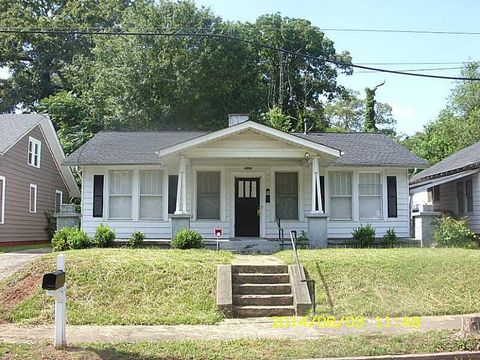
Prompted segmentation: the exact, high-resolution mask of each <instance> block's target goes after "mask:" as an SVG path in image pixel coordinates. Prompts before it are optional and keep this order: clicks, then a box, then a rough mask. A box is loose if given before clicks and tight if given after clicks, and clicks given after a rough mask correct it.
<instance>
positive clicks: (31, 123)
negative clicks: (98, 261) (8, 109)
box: [0, 114, 80, 197]
mask: <svg viewBox="0 0 480 360" xmlns="http://www.w3.org/2000/svg"><path fill="white" fill-rule="evenodd" d="M37 126H40V130H41V131H42V133H43V136H44V137H45V139H46V141H47V145H48V148H49V149H50V150H51V152H52V155H53V158H54V160H55V163H56V164H57V168H58V170H59V172H60V174H61V176H62V178H63V180H64V181H65V185H66V186H67V188H68V191H69V193H70V195H71V196H72V197H79V196H80V190H79V189H78V186H77V182H76V181H75V178H74V177H73V173H72V171H71V169H70V168H69V167H67V166H62V162H63V161H64V159H65V154H64V152H63V149H62V145H61V144H60V141H59V140H58V137H57V133H56V132H55V129H54V127H53V124H52V122H51V121H50V119H49V118H48V116H46V115H41V114H0V134H1V137H0V156H2V155H3V154H5V153H6V152H7V151H8V150H9V149H10V148H11V147H12V146H14V145H15V144H16V143H17V142H18V141H19V140H21V139H22V138H23V137H24V136H25V135H27V134H28V133H29V132H30V131H31V130H33V129H34V128H35V127H37Z"/></svg>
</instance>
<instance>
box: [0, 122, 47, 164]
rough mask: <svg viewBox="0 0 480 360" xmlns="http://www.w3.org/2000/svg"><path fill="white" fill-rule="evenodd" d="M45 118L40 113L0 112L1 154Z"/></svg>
mask: <svg viewBox="0 0 480 360" xmlns="http://www.w3.org/2000/svg"><path fill="white" fill-rule="evenodd" d="M44 118H45V117H44V116H41V115H38V114H0V134H1V137H0V155H3V154H4V153H5V152H7V150H8V149H10V148H11V147H12V146H13V145H15V144H16V143H17V141H19V140H20V139H22V138H23V137H24V136H25V134H27V133H28V132H30V130H32V129H33V128H34V127H35V126H37V125H38V124H40V122H41V121H42V120H43V119H44Z"/></svg>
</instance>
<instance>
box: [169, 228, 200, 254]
mask: <svg viewBox="0 0 480 360" xmlns="http://www.w3.org/2000/svg"><path fill="white" fill-rule="evenodd" d="M172 247H173V248H174V249H201V248H204V247H205V243H204V241H203V236H202V235H200V234H199V233H198V232H196V231H195V230H191V229H183V230H180V231H178V232H177V233H176V234H175V237H174V238H173V240H172Z"/></svg>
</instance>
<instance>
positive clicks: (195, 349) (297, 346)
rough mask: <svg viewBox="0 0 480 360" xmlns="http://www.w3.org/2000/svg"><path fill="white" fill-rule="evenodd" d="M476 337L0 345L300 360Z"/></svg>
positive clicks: (31, 350) (33, 354) (62, 354)
mask: <svg viewBox="0 0 480 360" xmlns="http://www.w3.org/2000/svg"><path fill="white" fill-rule="evenodd" d="M479 341H480V338H479V337H474V336H469V337H459V336H458V334H455V333H454V332H449V331H429V332H426V333H411V334H402V335H372V336H365V335H363V336H341V337H330V336H329V337H323V338H319V339H314V340H294V339H238V340H183V341H180V340H179V341H155V342H138V343H117V344H108V343H100V342H98V343H89V344H81V345H80V346H75V347H74V348H71V349H70V348H68V349H67V350H60V351H55V350H54V349H53V347H52V346H51V345H50V344H46V343H38V344H11V343H0V357H4V356H5V357H7V358H8V359H23V358H32V359H40V358H41V359H62V360H63V359H83V360H91V359H92V360H93V359H95V360H96V359H112V360H113V359H192V360H195V359H202V360H203V359H212V360H216V359H218V360H223V359H231V360H236V359H242V360H253V359H255V360H257V359H259V360H263V359H304V358H320V357H321V358H323V357H329V358H330V357H347V356H348V357H350V356H372V355H394V354H398V355H399V354H422V353H436V352H453V351H477V350H478V348H479V345H478V344H479Z"/></svg>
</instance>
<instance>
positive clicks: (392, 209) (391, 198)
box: [387, 176, 398, 217]
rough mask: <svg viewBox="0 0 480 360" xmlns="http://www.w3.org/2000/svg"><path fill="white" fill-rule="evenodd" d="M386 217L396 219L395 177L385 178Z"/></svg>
mask: <svg viewBox="0 0 480 360" xmlns="http://www.w3.org/2000/svg"><path fill="white" fill-rule="evenodd" d="M387 198H388V217H398V213H397V177H396V176H387Z"/></svg>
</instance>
